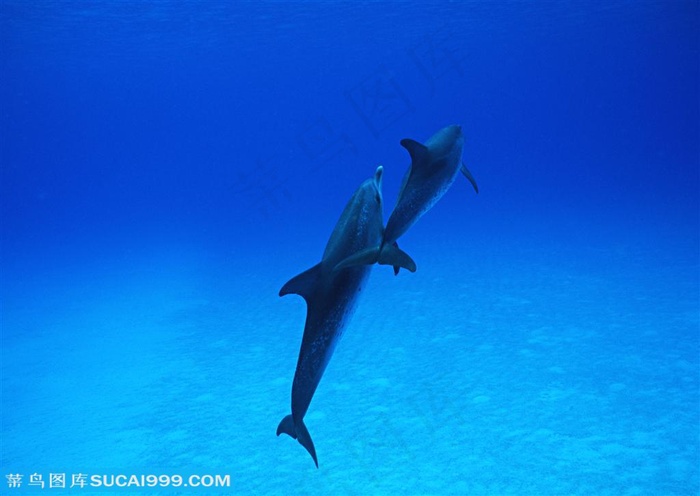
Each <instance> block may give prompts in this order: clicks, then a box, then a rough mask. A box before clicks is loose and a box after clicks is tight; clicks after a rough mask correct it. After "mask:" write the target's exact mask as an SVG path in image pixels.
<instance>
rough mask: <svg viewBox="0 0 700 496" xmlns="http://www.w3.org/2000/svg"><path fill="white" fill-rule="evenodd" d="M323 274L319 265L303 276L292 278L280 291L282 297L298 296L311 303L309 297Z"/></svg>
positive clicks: (305, 272)
mask: <svg viewBox="0 0 700 496" xmlns="http://www.w3.org/2000/svg"><path fill="white" fill-rule="evenodd" d="M320 274H321V264H320V263H318V264H316V265H314V266H313V267H311V268H310V269H309V270H306V271H304V272H302V273H301V274H299V275H297V276H294V277H292V278H291V279H290V280H289V281H287V283H286V284H285V285H284V286H282V289H280V296H284V295H288V294H298V295H299V296H301V297H302V298H304V299H305V300H306V303H307V304H308V303H309V297H310V296H311V293H312V292H313V290H314V287H315V285H316V284H317V281H318V278H319V276H320Z"/></svg>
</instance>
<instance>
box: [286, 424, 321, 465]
mask: <svg viewBox="0 0 700 496" xmlns="http://www.w3.org/2000/svg"><path fill="white" fill-rule="evenodd" d="M282 433H285V434H288V435H290V436H291V437H292V438H294V439H296V440H297V441H299V444H301V445H302V446H303V447H304V448H306V451H308V452H309V454H310V455H311V458H313V459H314V463H315V464H316V468H318V458H316V448H314V442H313V441H312V440H311V434H309V430H308V429H307V428H306V424H304V421H303V420H300V421H299V423H297V422H295V421H294V417H292V416H291V415H287V416H286V417H284V418H283V419H282V422H280V425H278V426H277V435H278V436H279V435H280V434H282Z"/></svg>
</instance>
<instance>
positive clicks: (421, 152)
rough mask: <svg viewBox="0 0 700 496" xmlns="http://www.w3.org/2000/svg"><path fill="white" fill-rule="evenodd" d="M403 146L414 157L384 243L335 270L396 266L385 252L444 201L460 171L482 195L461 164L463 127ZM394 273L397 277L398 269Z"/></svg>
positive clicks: (442, 130)
mask: <svg viewBox="0 0 700 496" xmlns="http://www.w3.org/2000/svg"><path fill="white" fill-rule="evenodd" d="M401 145H402V146H403V147H404V148H405V149H406V150H408V153H409V154H410V155H411V165H410V166H409V168H408V171H406V174H405V175H404V178H403V183H402V185H401V189H400V191H399V197H398V200H397V201H396V206H395V207H394V210H393V212H392V213H391V216H390V217H389V220H388V221H387V223H386V229H385V230H384V238H383V240H382V243H381V244H380V245H379V246H371V247H368V248H367V249H365V250H362V251H360V252H358V253H355V254H354V255H351V256H350V257H348V258H346V259H345V260H343V261H342V262H341V263H339V264H338V265H337V266H336V269H338V270H340V269H344V268H347V267H352V266H354V265H359V264H374V263H379V264H382V265H394V264H393V263H392V261H391V258H390V257H388V256H386V254H385V250H387V249H390V250H392V249H393V248H395V247H397V245H396V240H397V239H399V238H400V237H401V236H402V235H403V234H404V233H405V232H406V231H408V230H409V229H410V228H411V226H413V224H415V223H416V222H417V221H418V219H420V218H421V217H422V216H423V214H425V213H426V212H427V211H428V210H430V209H431V208H432V207H433V205H435V204H436V203H437V202H438V200H440V198H442V196H443V195H444V194H445V193H446V192H447V190H448V189H450V186H452V183H454V182H455V179H457V175H458V173H459V172H460V171H461V172H462V174H464V175H465V176H466V178H467V179H468V180H469V182H470V183H471V184H472V187H473V188H474V191H476V192H477V193H479V187H478V186H477V184H476V180H475V179H474V176H472V174H471V172H469V169H467V167H466V166H465V165H464V163H463V162H462V148H463V146H464V136H463V135H462V127H461V126H457V125H452V126H447V127H444V128H442V129H440V130H439V131H438V132H437V133H435V134H434V135H433V136H431V137H430V139H429V140H428V141H426V142H425V144H421V143H418V142H417V141H414V140H412V139H408V138H406V139H402V140H401ZM392 251H393V250H392ZM394 273H398V267H397V266H396V265H394Z"/></svg>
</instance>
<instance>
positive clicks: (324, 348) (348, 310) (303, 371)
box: [277, 166, 415, 467]
mask: <svg viewBox="0 0 700 496" xmlns="http://www.w3.org/2000/svg"><path fill="white" fill-rule="evenodd" d="M382 172H383V169H382V167H381V166H379V167H377V170H376V172H375V174H374V177H373V178H371V179H368V180H366V181H364V182H363V183H362V184H361V185H360V187H359V188H358V189H357V191H355V194H354V195H353V196H352V198H350V201H349V202H348V203H347V205H346V206H345V210H343V213H342V215H341V216H340V219H339V220H338V223H337V224H336V226H335V228H334V229H333V233H332V234H331V237H330V239H329V240H328V244H327V245H326V250H325V251H324V253H323V258H322V260H321V262H320V263H318V264H317V265H315V266H313V267H312V268H310V269H309V270H307V271H306V272H302V273H301V274H299V275H298V276H296V277H294V278H292V279H290V280H289V282H287V283H286V284H285V285H284V286H283V287H282V289H281V290H280V296H284V295H286V294H291V293H294V294H298V295H300V296H302V297H303V298H304V299H305V300H306V307H307V309H306V323H305V325H304V336H303V338H302V340H301V349H300V350H299V359H298V361H297V368H296V371H295V373H294V381H293V383H292V414H291V415H287V416H286V417H284V418H283V419H282V421H281V422H280V424H279V426H278V427H277V435H278V436H279V435H280V434H281V433H283V432H284V433H285V434H289V435H290V436H292V437H293V438H294V439H296V440H297V441H299V443H300V444H301V445H302V446H303V447H304V448H306V450H307V451H308V452H309V454H310V455H311V457H312V458H313V460H314V463H315V464H316V467H318V459H317V458H316V449H315V448H314V443H313V441H312V440H311V435H310V434H309V431H308V429H307V428H306V425H305V424H304V415H306V411H307V410H308V408H309V404H310V403H311V399H312V398H313V395H314V392H315V391H316V387H317V386H318V383H319V381H320V380H321V377H322V376H323V372H324V371H325V369H326V366H327V365H328V362H329V360H330V359H331V356H332V355H333V350H334V349H335V346H336V344H337V343H338V341H339V339H340V337H341V336H342V334H343V331H344V330H345V327H346V326H347V323H348V321H349V320H350V317H351V316H352V313H353V311H354V310H355V307H356V304H357V297H358V296H359V294H360V291H362V288H363V287H364V285H365V283H366V282H367V279H368V277H369V273H370V270H371V266H369V265H358V266H355V267H349V268H346V269H341V270H334V268H335V266H336V265H337V264H338V262H340V261H341V260H343V259H345V258H347V257H349V256H351V255H352V254H353V253H356V252H358V251H362V250H365V249H366V248H368V247H370V246H373V247H377V246H379V245H380V243H381V242H382V239H383V235H384V224H383V219H382V192H381V186H382ZM385 256H386V257H387V259H388V260H391V265H395V266H401V267H404V268H407V269H409V270H411V269H412V270H415V264H414V263H413V260H411V257H409V256H408V255H407V254H406V253H404V252H402V251H401V250H399V249H398V248H394V247H388V249H387V250H386V251H385Z"/></svg>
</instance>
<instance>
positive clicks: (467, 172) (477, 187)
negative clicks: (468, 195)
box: [460, 162, 479, 194]
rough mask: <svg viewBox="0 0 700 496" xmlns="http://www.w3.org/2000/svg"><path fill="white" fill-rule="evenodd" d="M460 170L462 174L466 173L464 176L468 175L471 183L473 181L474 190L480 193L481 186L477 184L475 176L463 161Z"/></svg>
mask: <svg viewBox="0 0 700 496" xmlns="http://www.w3.org/2000/svg"><path fill="white" fill-rule="evenodd" d="M460 170H461V171H462V174H464V177H466V178H467V179H468V180H469V182H470V183H472V186H473V187H474V191H476V193H477V194H479V186H477V185H476V179H474V176H472V173H471V172H469V169H467V166H466V165H464V162H462V167H460Z"/></svg>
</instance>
